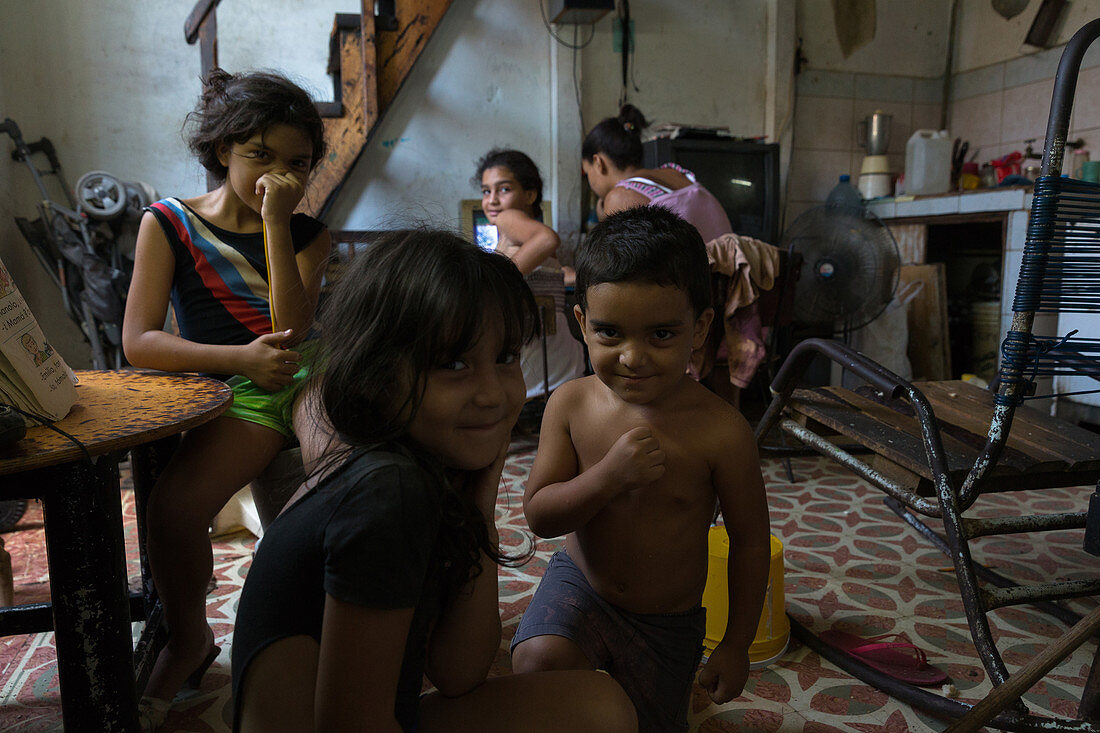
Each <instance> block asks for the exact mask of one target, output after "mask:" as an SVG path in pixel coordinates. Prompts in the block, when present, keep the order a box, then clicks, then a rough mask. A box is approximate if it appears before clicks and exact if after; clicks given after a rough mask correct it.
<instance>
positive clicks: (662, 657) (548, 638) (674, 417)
mask: <svg viewBox="0 0 1100 733" xmlns="http://www.w3.org/2000/svg"><path fill="white" fill-rule="evenodd" d="M576 263H577V294H578V301H579V305H577V306H576V307H575V314H576V316H577V319H578V321H579V322H580V325H581V330H582V331H583V333H584V340H585V343H587V344H588V349H589V354H590V357H591V361H592V367H593V369H594V370H595V375H594V376H590V377H585V378H583V379H577V380H574V381H572V382H568V383H566V384H565V385H563V386H561V387H559V388H558V389H557V391H555V392H554V394H553V395H552V396H551V398H550V401H549V403H548V404H547V407H546V413H545V415H544V417H543V422H542V430H541V435H540V439H539V448H538V454H537V456H536V457H535V463H534V466H533V468H532V469H531V477H530V480H529V481H528V484H527V489H526V492H525V494H524V511H525V512H526V515H527V521H528V523H529V524H530V526H531V529H532V530H533V531H534V532H535V534H537V535H539V536H540V537H555V536H558V535H563V534H568V537H567V538H566V540H565V549H564V550H562V551H561V552H558V553H557V554H556V555H554V557H553V558H552V559H551V561H550V564H549V566H548V567H547V569H546V574H545V575H544V576H543V579H542V582H541V583H540V585H539V588H538V590H537V591H536V593H535V596H534V598H533V599H532V601H531V604H530V607H529V608H528V609H527V612H526V613H525V614H524V616H523V618H522V619H521V621H520V624H519V628H518V630H517V631H516V635H515V638H514V640H513V642H512V662H513V668H514V670H515V671H517V672H533V671H536V670H549V669H593V668H598V669H604V670H606V671H607V672H608V673H609V674H610V675H611V676H612V677H614V678H615V679H616V680H618V682H619V683H620V684H621V685H622V686H623V689H625V690H626V692H627V694H628V695H630V697H631V699H632V700H633V701H634V705H635V708H636V709H637V711H638V719H639V722H640V725H641V730H642V731H682V730H687V727H688V726H687V708H688V700H689V696H690V692H691V685H692V680H693V678H694V676H695V671H696V669H697V668H698V665H699V660H700V657H701V656H702V651H703V636H704V634H705V626H706V624H705V618H706V616H705V613H706V612H705V610H704V609H703V608H702V606H701V605H700V601H701V599H702V595H703V587H704V585H706V580H707V562H708V553H707V533H708V530H709V527H710V523H711V519H712V518H713V516H714V508H715V499H717V501H718V503H719V505H720V507H721V509H722V515H723V517H724V518H725V525H726V531H727V532H728V533H729V536H730V554H729V589H730V593H729V622H728V624H727V626H726V632H725V637H724V638H723V640H722V642H721V643H720V644H719V645H718V648H717V649H715V650H714V652H713V653H712V654H711V655H710V659H709V660H708V662H707V664H706V666H705V667H704V669H703V671H702V673H701V674H700V675H699V682H700V684H701V685H702V686H703V687H705V688H706V689H707V691H708V692H709V693H710V697H711V699H712V700H714V701H715V702H717V703H723V702H727V701H729V700H732V699H733V698H735V697H737V696H738V695H739V694H740V693H741V690H742V688H743V687H744V685H745V681H746V679H747V677H748V673H749V658H748V649H749V645H750V644H751V643H752V640H753V637H754V635H755V633H756V626H757V623H758V621H759V619H760V609H761V605H762V603H763V599H764V593H765V589H766V587H767V581H768V561H769V553H770V548H769V529H768V509H767V501H766V497H765V494H764V482H763V478H762V476H761V473H760V464H759V459H758V457H757V452H756V444H755V441H754V440H753V434H752V431H751V430H750V428H749V425H748V423H747V422H746V421H745V419H744V418H743V417H742V416H741V414H740V413H739V412H738V411H737V410H735V409H734V408H733V407H731V406H730V405H729V404H727V403H726V402H724V401H723V400H722V399H720V398H719V397H717V396H716V395H714V394H713V393H711V392H710V391H708V390H707V389H706V388H704V387H703V386H701V385H700V384H698V383H697V382H695V381H693V380H692V379H691V377H689V376H688V375H687V374H686V370H687V364H688V359H689V357H690V355H691V351H692V349H693V348H694V347H698V346H701V345H702V343H703V342H704V340H705V339H706V335H707V329H708V327H709V326H710V322H711V319H712V318H713V316H714V311H713V309H712V308H711V307H710V303H711V301H710V269H709V266H708V264H707V254H706V249H705V247H704V246H703V241H702V239H701V237H700V236H699V232H698V231H697V230H696V229H695V228H694V227H693V226H692V225H690V224H688V223H687V222H685V221H684V220H683V219H681V218H679V217H678V216H676V215H675V214H673V213H671V212H669V211H667V210H665V209H662V208H659V207H644V208H635V209H629V210H627V211H623V212H620V213H618V214H615V215H613V216H611V217H609V218H608V219H606V220H605V221H603V222H601V223H600V224H599V225H597V226H596V228H594V229H593V231H592V232H591V233H590V234H589V236H588V239H587V240H586V242H585V244H584V245H583V246H582V247H581V248H580V249H579V251H578V252H577V255H576Z"/></svg>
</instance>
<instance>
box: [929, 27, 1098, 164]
mask: <svg viewBox="0 0 1100 733" xmlns="http://www.w3.org/2000/svg"><path fill="white" fill-rule="evenodd" d="M1064 48H1065V47H1064V46H1057V47H1055V48H1051V49H1047V50H1045V51H1040V52H1038V53H1034V54H1031V55H1028V56H1021V57H1019V58H1015V59H1012V60H1010V61H1004V62H1002V63H998V64H993V65H991V66H983V67H981V68H979V69H973V70H971V71H966V72H962V73H960V74H956V75H955V77H954V78H953V80H952V85H953V88H952V91H951V110H950V115H949V117H950V119H949V125H950V129H951V134H952V135H953V136H956V137H961V138H962V139H964V140H969V141H970V149H971V150H974V148H975V146H977V147H980V148H981V151H980V152H979V154H978V161H980V162H984V161H989V160H992V159H994V158H999V157H1001V156H1004V155H1007V154H1009V153H1011V152H1013V151H1015V150H1019V151H1020V152H1021V153H1023V152H1025V148H1026V141H1027V140H1028V139H1030V138H1034V139H1035V142H1034V143H1032V147H1033V149H1034V152H1035V153H1036V154H1040V155H1041V154H1042V149H1043V139H1044V138H1045V137H1046V126H1047V118H1048V116H1049V114H1050V97H1051V94H1052V92H1053V91H1054V76H1055V74H1056V72H1057V70H1058V61H1059V60H1060V59H1061V57H1062V51H1063V50H1064ZM1078 138H1083V139H1084V140H1085V143H1086V148H1090V149H1092V152H1093V158H1092V159H1093V160H1097V159H1100V46H1098V45H1097V44H1093V46H1092V49H1091V50H1090V51H1089V52H1088V53H1086V54H1085V58H1084V61H1083V63H1082V65H1081V74H1080V76H1079V77H1078V80H1077V92H1076V95H1075V98H1074V105H1073V113H1072V116H1071V118H1070V131H1069V139H1070V140H1076V139H1078ZM1071 157H1072V156H1071V155H1070V151H1069V150H1067V151H1066V159H1067V160H1069V159H1070V158H1071ZM1030 163H1031V164H1032V165H1038V164H1039V161H1038V160H1034V161H1030ZM1063 171H1064V172H1066V173H1071V171H1070V169H1069V165H1068V164H1067V165H1066V166H1065V167H1064V168H1063Z"/></svg>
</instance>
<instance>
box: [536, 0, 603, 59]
mask: <svg viewBox="0 0 1100 733" xmlns="http://www.w3.org/2000/svg"><path fill="white" fill-rule="evenodd" d="M539 15H541V16H542V24H543V25H544V26H546V32H547V33H549V34H550V37H551V38H553V39H554V40H555V41H557V42H558V43H559V44H561V45H562V46H565V47H566V48H571V49H573V50H574V51H577V50H579V49H582V48H585V47H586V46H588V44H590V43H592V39H593V38H595V37H596V24H595V23H589V24H588V29H589V33H588V40H586V41H585V42H584V43H582V44H580V45H578V44H577V33H576V30H577V29H576V27H575V26H574V28H573V31H574V32H573V43H570V42H569V41H565V40H562V38H561V36H559V35H558V34H556V33H554V29H553V27H552V26H551V25H550V18H548V17H547V16H546V6H545V5H544V4H543V0H539Z"/></svg>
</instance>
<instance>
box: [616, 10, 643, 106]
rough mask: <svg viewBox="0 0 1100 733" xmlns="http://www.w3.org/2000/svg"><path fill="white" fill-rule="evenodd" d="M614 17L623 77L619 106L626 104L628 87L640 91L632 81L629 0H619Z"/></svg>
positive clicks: (632, 58)
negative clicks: (617, 23) (619, 35)
mask: <svg viewBox="0 0 1100 733" xmlns="http://www.w3.org/2000/svg"><path fill="white" fill-rule="evenodd" d="M615 14H616V17H617V18H618V20H619V28H620V29H621V35H622V44H621V49H622V69H623V78H622V84H621V86H620V87H619V108H620V109H622V106H623V105H624V104H626V101H627V97H628V96H629V95H628V89H629V87H631V86H632V87H634V91H636V92H638V91H641V90H640V89H638V84H637V83H636V82H635V81H634V64H633V61H634V49H633V48H631V45H630V39H631V32H630V0H619V2H618V6H617V8H616V10H615Z"/></svg>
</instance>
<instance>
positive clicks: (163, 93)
mask: <svg viewBox="0 0 1100 733" xmlns="http://www.w3.org/2000/svg"><path fill="white" fill-rule="evenodd" d="M191 7H192V4H191V3H190V2H181V1H179V0H150V1H149V2H143V3H139V4H134V3H132V2H126V1H125V0H94V2H80V1H77V0H36V1H35V2H26V3H25V2H5V3H0V89H2V90H3V96H2V97H0V117H11V118H12V119H14V120H15V121H16V122H17V123H18V124H19V126H20V127H21V128H22V130H23V134H24V137H25V138H26V139H27V140H28V141H34V140H38V139H39V138H41V137H48V138H50V139H51V140H52V141H53V143H54V144H55V146H56V147H57V150H58V157H59V158H60V160H61V164H62V166H63V167H64V171H65V175H66V178H67V179H68V183H69V185H73V184H75V183H76V180H77V179H78V178H79V177H80V175H81V174H83V173H85V172H87V171H89V170H106V171H109V172H111V173H113V174H114V175H116V176H118V177H119V178H121V179H122V180H126V181H134V180H141V181H145V182H147V183H149V184H151V185H152V186H153V187H155V188H156V189H157V190H158V191H159V192H160V193H161V194H162V195H168V194H171V195H177V196H193V195H195V194H198V193H201V192H202V191H204V190H205V189H206V184H205V173H204V171H203V170H202V168H201V166H199V165H198V163H196V162H194V160H193V159H192V158H191V156H190V153H189V152H188V151H187V148H186V145H185V144H184V142H183V139H182V137H181V135H180V127H181V124H182V122H183V118H184V116H185V115H186V114H187V112H188V111H190V109H191V108H192V106H193V104H194V102H195V100H196V98H197V96H198V93H199V90H200V83H199V74H200V63H199V51H198V47H197V46H188V45H187V44H186V42H185V41H184V37H183V24H184V21H185V20H186V18H187V14H188V13H189V12H190V10H191ZM358 8H359V3H358V1H357V0H314V1H313V2H309V3H304V2H301V1H300V0H265V1H264V2H263V3H258V2H244V1H242V0H236V1H234V0H229V1H228V2H224V3H222V5H221V7H219V9H218V37H219V47H220V62H221V64H222V65H223V66H224V67H226V68H227V69H230V70H232V71H238V70H242V69H245V68H256V67H268V68H276V69H279V70H282V71H284V72H287V73H289V74H291V75H293V76H295V77H296V78H297V79H298V80H299V81H300V82H302V83H303V84H304V85H305V86H306V87H308V88H310V89H311V91H316V92H319V93H320V94H321V95H322V96H324V97H325V98H331V95H332V91H331V89H332V83H331V81H330V80H329V78H328V77H327V75H326V74H325V65H326V63H327V58H328V33H329V30H330V29H331V27H332V21H333V16H334V14H335V13H336V12H338V11H340V12H357V11H358ZM271 18H286V19H288V20H289V19H292V22H286V23H280V24H272V23H271ZM0 150H3V151H4V154H3V155H0V186H2V191H0V257H2V258H3V260H4V262H5V263H6V264H7V265H8V266H9V268H10V269H11V271H12V274H13V276H14V277H15V279H16V282H17V283H18V284H19V285H20V288H21V290H22V291H23V293H24V295H25V296H26V297H27V300H28V302H29V303H30V305H31V308H32V310H33V311H34V313H35V315H36V316H37V318H38V320H39V322H40V324H41V325H42V327H43V329H44V330H45V332H46V334H47V335H48V336H49V337H50V338H51V340H52V341H53V342H54V344H55V345H56V346H57V347H58V349H59V350H60V352H61V353H62V355H64V356H65V358H66V359H67V360H68V361H69V362H70V363H71V364H72V365H73V366H76V367H84V366H88V365H90V357H89V354H88V349H87V346H86V345H85V344H84V342H83V339H82V337H81V335H80V333H79V330H78V329H77V327H76V326H75V324H73V323H72V322H71V321H70V320H69V319H68V317H67V316H66V315H65V314H64V312H63V311H62V309H61V306H60V298H59V295H58V292H57V290H56V288H54V287H53V285H52V283H50V281H49V280H48V279H47V278H46V275H45V273H44V272H43V271H42V268H41V267H40V265H39V264H38V262H37V260H35V259H34V256H33V254H32V252H31V251H30V248H29V247H28V246H27V245H26V243H25V242H24V240H23V238H22V236H21V235H20V234H19V232H18V230H17V229H16V228H15V226H14V224H13V222H12V216H15V215H20V216H28V217H30V218H34V216H35V214H34V205H35V202H36V201H37V200H38V198H39V194H38V191H37V189H36V188H35V186H34V185H33V181H32V179H31V176H30V173H29V171H27V170H26V168H25V167H23V166H20V165H16V164H14V163H12V162H11V161H10V159H9V157H8V155H7V151H8V150H10V140H9V139H8V138H7V137H6V136H4V138H3V139H2V140H0ZM54 196H55V198H56V200H63V199H62V198H61V194H60V193H56V194H54Z"/></svg>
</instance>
